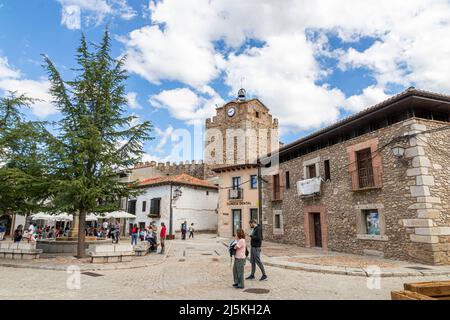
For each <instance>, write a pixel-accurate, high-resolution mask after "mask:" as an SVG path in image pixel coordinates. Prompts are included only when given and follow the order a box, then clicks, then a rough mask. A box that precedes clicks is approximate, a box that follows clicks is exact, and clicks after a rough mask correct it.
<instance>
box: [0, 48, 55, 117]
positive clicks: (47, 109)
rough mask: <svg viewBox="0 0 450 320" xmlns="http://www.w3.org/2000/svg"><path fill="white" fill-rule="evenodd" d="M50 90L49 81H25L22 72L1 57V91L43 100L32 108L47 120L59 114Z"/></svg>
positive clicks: (34, 112)
mask: <svg viewBox="0 0 450 320" xmlns="http://www.w3.org/2000/svg"><path fill="white" fill-rule="evenodd" d="M49 89H50V83H49V82H48V80H46V79H40V80H29V79H24V78H23V76H22V75H21V72H20V71H18V70H16V69H14V68H13V67H11V66H10V65H9V63H8V59H7V58H5V57H1V56H0V91H3V92H4V93H6V92H7V91H12V92H17V93H18V94H26V95H27V96H28V97H30V98H33V99H39V100H41V101H38V102H36V103H34V104H33V105H32V106H31V111H32V112H33V114H34V115H36V116H37V117H40V118H45V117H47V116H49V115H53V114H56V113H58V110H57V109H56V107H55V106H54V105H53V104H52V103H51V101H52V97H51V95H50V94H49Z"/></svg>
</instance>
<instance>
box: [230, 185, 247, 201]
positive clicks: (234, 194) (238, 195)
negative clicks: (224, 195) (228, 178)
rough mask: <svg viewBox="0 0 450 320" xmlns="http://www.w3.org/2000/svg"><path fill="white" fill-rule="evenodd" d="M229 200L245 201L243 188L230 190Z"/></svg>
mask: <svg viewBox="0 0 450 320" xmlns="http://www.w3.org/2000/svg"><path fill="white" fill-rule="evenodd" d="M228 199H229V200H242V199H244V190H243V189H242V188H235V189H229V190H228Z"/></svg>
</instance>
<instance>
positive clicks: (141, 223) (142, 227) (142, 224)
mask: <svg viewBox="0 0 450 320" xmlns="http://www.w3.org/2000/svg"><path fill="white" fill-rule="evenodd" d="M139 229H141V230H144V229H145V222H139Z"/></svg>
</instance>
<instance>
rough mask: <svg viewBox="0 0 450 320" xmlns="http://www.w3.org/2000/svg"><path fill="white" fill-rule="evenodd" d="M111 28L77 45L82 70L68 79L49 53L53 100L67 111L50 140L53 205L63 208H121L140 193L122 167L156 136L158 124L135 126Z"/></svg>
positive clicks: (82, 211) (133, 160)
mask: <svg viewBox="0 0 450 320" xmlns="http://www.w3.org/2000/svg"><path fill="white" fill-rule="evenodd" d="M110 42H111V41H110V36H109V32H108V31H106V32H105V35H104V37H103V40H102V42H101V44H100V45H92V47H93V49H92V50H90V48H89V46H88V44H87V41H86V39H85V37H84V36H83V37H82V38H81V44H80V46H79V48H78V50H77V54H76V61H77V64H78V68H77V69H74V71H75V72H76V73H77V75H76V77H75V78H74V79H73V80H72V81H64V80H63V79H62V76H61V74H60V72H59V71H58V70H57V68H56V67H55V65H54V63H53V62H52V61H51V60H50V58H48V57H46V56H44V59H45V68H46V70H47V72H48V76H49V80H50V82H51V89H50V92H51V94H52V96H53V100H54V101H53V102H54V104H55V105H56V106H57V107H58V109H59V111H60V112H61V114H62V119H61V121H59V122H58V124H59V128H58V134H57V135H56V136H55V138H54V139H52V140H51V141H50V144H49V145H50V149H49V159H48V161H49V167H50V168H51V172H50V173H51V179H52V185H51V187H50V191H51V194H52V205H53V206H54V208H58V210H60V211H65V212H80V214H82V215H84V214H86V212H89V213H90V212H104V211H109V210H114V209H117V207H118V204H119V199H120V198H121V197H127V196H129V195H130V194H134V193H135V192H136V191H135V189H133V185H132V184H130V183H128V182H121V181H119V180H118V176H117V173H118V170H120V169H125V168H128V167H130V166H133V165H134V164H135V163H137V162H138V161H139V159H140V158H141V156H142V153H143V149H142V147H143V141H144V140H148V139H151V137H150V132H151V129H152V125H151V123H150V122H148V121H146V122H143V123H140V124H137V125H132V124H133V122H134V121H135V117H133V116H126V115H124V114H125V111H126V109H125V107H126V104H127V99H126V92H125V80H126V79H127V74H126V71H125V70H124V68H123V66H124V62H125V57H123V58H120V59H119V60H116V59H114V58H112V57H111V56H110V51H111V50H110Z"/></svg>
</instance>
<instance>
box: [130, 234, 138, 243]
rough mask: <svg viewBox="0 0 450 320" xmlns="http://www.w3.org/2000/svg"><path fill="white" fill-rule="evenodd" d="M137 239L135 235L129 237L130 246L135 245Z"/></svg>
mask: <svg viewBox="0 0 450 320" xmlns="http://www.w3.org/2000/svg"><path fill="white" fill-rule="evenodd" d="M137 238H138V236H137V234H132V235H131V244H132V245H137Z"/></svg>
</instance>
